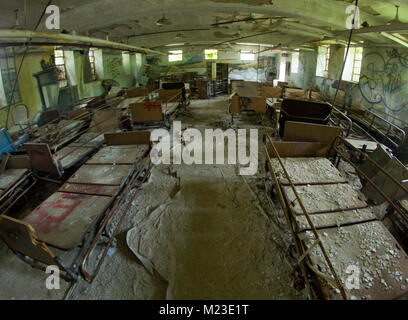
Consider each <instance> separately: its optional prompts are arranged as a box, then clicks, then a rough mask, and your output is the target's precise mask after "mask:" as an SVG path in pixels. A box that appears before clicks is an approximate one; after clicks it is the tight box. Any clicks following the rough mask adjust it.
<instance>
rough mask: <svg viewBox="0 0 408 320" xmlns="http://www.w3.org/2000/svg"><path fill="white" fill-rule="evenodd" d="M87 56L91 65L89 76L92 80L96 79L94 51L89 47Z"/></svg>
mask: <svg viewBox="0 0 408 320" xmlns="http://www.w3.org/2000/svg"><path fill="white" fill-rule="evenodd" d="M88 57H89V64H90V65H91V78H92V81H95V80H96V69H95V51H94V50H92V49H89V51H88Z"/></svg>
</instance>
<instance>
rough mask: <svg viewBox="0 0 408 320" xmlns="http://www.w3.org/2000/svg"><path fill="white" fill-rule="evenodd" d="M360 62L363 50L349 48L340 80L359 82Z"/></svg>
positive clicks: (360, 48)
mask: <svg viewBox="0 0 408 320" xmlns="http://www.w3.org/2000/svg"><path fill="white" fill-rule="evenodd" d="M344 55H346V51H345V52H344ZM362 60H363V48H362V47H359V48H350V49H349V52H348V55H347V59H346V65H345V66H344V72H343V77H342V80H344V81H352V82H359V81H360V73H361V63H362Z"/></svg>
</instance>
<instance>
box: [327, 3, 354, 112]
mask: <svg viewBox="0 0 408 320" xmlns="http://www.w3.org/2000/svg"><path fill="white" fill-rule="evenodd" d="M357 7H358V0H356V2H355V8H357ZM356 13H357V10H354V17H353V21H352V25H351V29H350V34H349V38H348V41H347V49H346V55H345V56H344V61H343V66H342V68H341V73H340V76H339V81H338V82H337V88H336V93H335V94H334V99H333V103H332V105H333V106H335V105H336V99H337V94H338V93H339V89H340V82H341V79H342V78H343V72H344V68H345V66H346V62H347V57H348V53H349V49H350V44H351V37H352V36H353V30H354V23H355V18H356Z"/></svg>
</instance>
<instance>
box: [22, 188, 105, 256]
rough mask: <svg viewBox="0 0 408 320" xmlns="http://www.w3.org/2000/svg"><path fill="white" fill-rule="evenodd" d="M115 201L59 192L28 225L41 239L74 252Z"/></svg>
mask: <svg viewBox="0 0 408 320" xmlns="http://www.w3.org/2000/svg"><path fill="white" fill-rule="evenodd" d="M111 201H112V198H111V197H105V196H93V195H84V194H74V193H64V192H56V193H54V194H53V195H51V196H50V197H49V198H48V199H47V200H45V201H44V202H43V203H41V204H40V205H39V206H38V207H37V208H36V209H34V210H33V211H32V212H31V213H30V214H29V215H28V216H27V217H26V218H24V222H26V223H29V224H30V225H31V226H32V227H33V228H34V230H35V235H36V238H37V239H38V240H40V241H43V242H45V243H47V244H49V245H52V246H54V247H57V248H61V249H66V250H67V249H72V248H73V247H75V246H76V245H78V244H79V242H80V241H81V239H82V238H83V236H84V235H85V233H86V231H87V230H88V229H89V228H90V227H91V226H92V225H93V224H94V223H95V222H96V221H97V219H98V218H99V217H100V216H101V214H102V213H104V211H105V210H106V208H107V207H108V206H109V204H110V203H111Z"/></svg>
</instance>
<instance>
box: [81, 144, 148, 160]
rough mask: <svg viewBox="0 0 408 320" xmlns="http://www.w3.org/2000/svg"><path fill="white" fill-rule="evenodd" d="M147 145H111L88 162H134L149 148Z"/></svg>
mask: <svg viewBox="0 0 408 320" xmlns="http://www.w3.org/2000/svg"><path fill="white" fill-rule="evenodd" d="M148 148H149V147H148V146H147V145H133V146H122V148H121V147H118V146H109V147H105V148H103V149H101V150H100V151H98V152H97V153H96V154H95V155H94V156H93V157H92V158H91V159H89V160H88V161H87V162H86V164H134V163H136V162H137V161H138V160H139V159H140V158H142V156H143V155H144V154H145V153H146V151H147V150H148Z"/></svg>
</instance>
